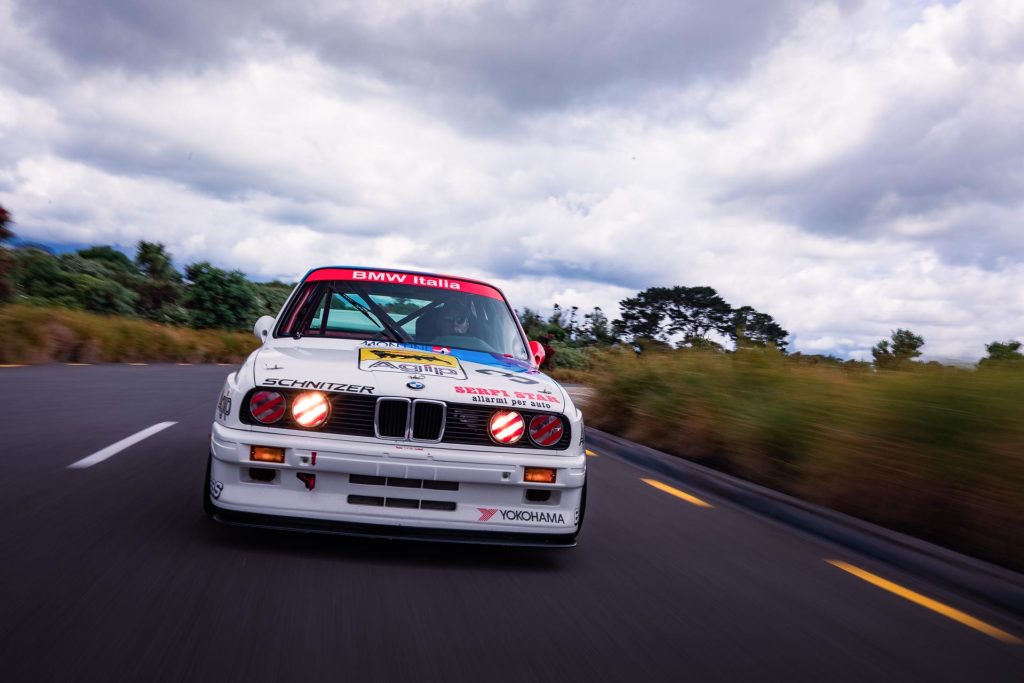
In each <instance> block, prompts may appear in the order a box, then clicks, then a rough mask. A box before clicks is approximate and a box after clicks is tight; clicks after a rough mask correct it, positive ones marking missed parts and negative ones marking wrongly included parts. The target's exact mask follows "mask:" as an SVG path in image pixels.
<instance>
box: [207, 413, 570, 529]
mask: <svg viewBox="0 0 1024 683" xmlns="http://www.w3.org/2000/svg"><path fill="white" fill-rule="evenodd" d="M254 445H258V446H270V447H277V448H283V449H285V461H284V463H281V464H276V463H275V464H270V463H264V462H253V461H251V460H250V450H251V447H252V446H254ZM210 452H211V466H210V491H209V492H208V494H207V495H209V496H210V499H211V500H210V502H211V503H212V504H213V505H214V508H215V517H216V518H217V519H218V520H220V521H224V522H228V523H238V524H247V525H253V526H261V527H270V528H282V529H301V530H305V531H314V532H326V533H342V534H355V535H368V536H380V537H386V538H417V539H427V540H443V541H462V542H472V543H498V544H505V545H574V544H575V537H576V535H577V534H578V532H579V527H580V521H581V506H582V504H583V486H584V483H585V481H586V457H585V456H584V455H583V454H579V455H568V456H567V455H551V454H547V453H536V452H532V451H513V450H512V449H502V451H501V452H493V451H477V450H469V449H452V448H438V447H437V445H436V444H431V445H422V444H416V445H414V444H394V443H384V442H378V441H375V440H373V441H371V440H365V441H364V440H342V439H333V438H321V437H309V436H305V435H303V434H297V435H294V436H292V435H281V434H269V433H263V432H256V431H247V430H240V429H231V428H228V427H224V426H223V425H220V424H216V423H215V424H214V426H213V432H212V434H211V438H210ZM526 467H552V468H555V469H556V480H555V483H554V484H536V483H531V482H525V481H524V468H526Z"/></svg>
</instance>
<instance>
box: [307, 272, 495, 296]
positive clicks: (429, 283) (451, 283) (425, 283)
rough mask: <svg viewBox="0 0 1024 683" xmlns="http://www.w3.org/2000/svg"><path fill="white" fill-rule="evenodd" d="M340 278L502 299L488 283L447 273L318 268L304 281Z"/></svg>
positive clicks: (347, 280) (346, 280)
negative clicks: (426, 273)
mask: <svg viewBox="0 0 1024 683" xmlns="http://www.w3.org/2000/svg"><path fill="white" fill-rule="evenodd" d="M322 280H342V281H345V282H349V281H351V282H367V283H370V282H384V283H390V284H396V285H413V286H414V287H426V288H428V289H445V290H448V291H450V292H464V293H466V294H478V295H480V296H486V297H490V298H491V299H502V296H501V294H500V293H499V292H498V290H496V289H495V288H494V287H491V286H490V285H485V284H481V283H479V282H470V281H469V280H460V279H458V278H454V277H450V276H448V275H421V274H419V273H396V272H394V271H390V270H368V269H357V268H320V269H318V270H314V271H313V272H312V273H310V274H309V276H307V277H306V280H305V281H306V282H320V281H322Z"/></svg>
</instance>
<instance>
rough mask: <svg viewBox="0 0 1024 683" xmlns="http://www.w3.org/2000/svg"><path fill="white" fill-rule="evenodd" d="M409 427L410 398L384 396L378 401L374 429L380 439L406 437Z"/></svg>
mask: <svg viewBox="0 0 1024 683" xmlns="http://www.w3.org/2000/svg"><path fill="white" fill-rule="evenodd" d="M408 428H409V399H407V398H382V399H380V400H378V401H377V414H376V415H375V417H374V431H375V432H376V434H377V438H379V439H404V438H406V436H405V435H406V432H407V430H408Z"/></svg>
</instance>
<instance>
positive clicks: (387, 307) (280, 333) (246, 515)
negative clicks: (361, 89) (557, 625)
mask: <svg viewBox="0 0 1024 683" xmlns="http://www.w3.org/2000/svg"><path fill="white" fill-rule="evenodd" d="M254 331H255V333H256V336H257V337H258V338H259V339H260V340H261V341H262V342H263V345H262V346H261V347H260V348H259V349H257V350H256V351H254V352H253V353H252V355H250V356H249V358H248V359H247V360H246V361H245V363H244V364H243V365H242V366H241V368H239V369H238V371H237V372H234V373H232V374H231V375H229V376H228V378H227V381H226V382H225V384H224V388H223V390H222V391H221V395H220V399H219V401H218V402H217V409H216V414H215V418H214V422H213V429H212V433H211V435H210V457H209V461H208V465H207V474H206V484H205V487H204V493H203V499H204V509H205V510H206V512H207V513H208V514H210V515H211V516H213V517H214V518H215V519H217V520H218V521H222V522H228V523H237V524H247V525H254V526H263V527H270V528H285V529H300V530H305V531H322V532H328V533H331V532H333V533H343V534H355V535H368V536H379V537H386V538H421V539H431V540H448V541H461V542H478V543H498V544H505V545H553V546H572V545H575V544H576V538H577V535H578V534H579V532H580V529H581V528H582V524H583V517H584V512H585V508H586V474H587V471H586V469H587V466H586V456H585V450H584V445H583V418H582V414H581V413H580V411H579V410H578V409H577V408H576V407H575V406H574V405H573V402H572V400H571V399H570V397H569V395H568V394H567V393H566V392H565V391H564V390H563V389H562V388H561V387H560V386H559V385H558V383H557V382H555V381H554V380H552V379H551V378H549V377H547V376H545V375H543V374H541V373H540V372H539V370H538V368H539V365H540V363H541V362H542V360H543V354H544V352H543V350H542V348H541V347H540V345H539V344H537V343H536V342H529V343H528V342H527V339H526V335H525V334H524V332H523V328H522V326H521V325H520V323H519V320H518V319H517V318H516V316H515V313H514V311H513V309H512V308H511V306H509V304H508V301H507V300H506V299H505V296H504V295H503V294H502V293H501V291H499V290H498V289H497V288H495V287H492V286H491V285H488V284H485V283H483V282H478V281H475V280H468V279H459V278H454V277H449V276H440V275H430V274H425V273H416V272H407V271H392V270H376V269H371V268H351V267H325V268H316V269H314V270H311V271H310V272H309V273H307V274H306V276H305V277H304V278H303V279H302V282H300V283H299V285H298V286H297V287H296V288H295V290H294V291H293V292H292V294H291V296H290V297H289V298H288V300H287V301H286V302H285V304H284V307H283V308H282V309H281V312H280V313H279V315H278V316H277V318H271V317H270V316H264V317H263V318H260V320H259V321H257V322H256V326H255V329H254Z"/></svg>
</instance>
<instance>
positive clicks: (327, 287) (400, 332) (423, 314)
mask: <svg viewBox="0 0 1024 683" xmlns="http://www.w3.org/2000/svg"><path fill="white" fill-rule="evenodd" d="M353 274H356V275H355V276H353ZM359 274H363V275H364V277H362V278H360V277H359ZM379 275H388V276H392V278H391V281H379V280H377V279H375V277H377V276H379ZM335 277H336V278H338V279H334V278H335ZM329 278H330V279H329ZM280 320H281V324H280V325H279V327H278V329H277V332H276V336H278V337H288V336H290V337H296V338H301V337H306V336H309V337H333V338H342V339H364V340H383V341H392V342H399V343H405V344H424V345H430V346H445V347H453V348H460V349H468V350H471V351H483V352H487V353H497V354H502V355H505V356H510V357H512V358H517V359H520V360H527V359H528V358H529V355H528V352H527V349H526V345H525V344H524V342H523V338H522V335H521V334H520V331H519V326H518V325H517V324H516V321H515V318H514V317H513V313H512V311H511V309H510V308H509V306H508V304H507V303H506V301H505V299H504V297H502V296H501V294H500V293H499V292H498V290H496V289H494V288H493V287H489V286H487V285H482V284H479V283H474V282H469V281H463V280H453V279H445V278H441V277H438V276H433V275H425V276H420V275H415V274H409V273H382V272H378V271H358V270H348V269H329V270H327V271H326V272H322V271H314V272H313V273H312V274H311V275H310V276H309V277H308V278H307V279H306V281H305V282H304V283H303V284H302V286H301V287H300V288H299V291H298V292H297V293H296V295H295V296H294V297H293V298H292V300H291V303H290V304H289V306H288V308H287V309H286V310H285V311H284V312H283V315H282V316H281V317H280Z"/></svg>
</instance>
